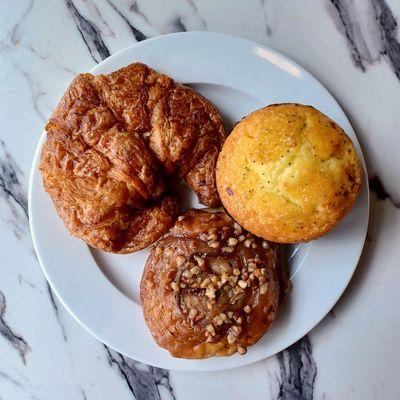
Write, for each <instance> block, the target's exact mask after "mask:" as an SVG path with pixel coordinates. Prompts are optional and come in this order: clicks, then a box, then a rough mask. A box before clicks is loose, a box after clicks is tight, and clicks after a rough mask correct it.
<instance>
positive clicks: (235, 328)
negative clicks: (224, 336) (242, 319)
mask: <svg viewBox="0 0 400 400" xmlns="http://www.w3.org/2000/svg"><path fill="white" fill-rule="evenodd" d="M231 329H232V330H233V331H234V332H235V333H237V334H238V335H239V333H240V332H242V328H241V327H240V326H237V325H233V326H231Z"/></svg>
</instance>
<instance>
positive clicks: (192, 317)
mask: <svg viewBox="0 0 400 400" xmlns="http://www.w3.org/2000/svg"><path fill="white" fill-rule="evenodd" d="M198 312H199V311H198V310H196V309H195V308H192V309H190V311H189V318H190V319H195V318H196V315H197V314H198Z"/></svg>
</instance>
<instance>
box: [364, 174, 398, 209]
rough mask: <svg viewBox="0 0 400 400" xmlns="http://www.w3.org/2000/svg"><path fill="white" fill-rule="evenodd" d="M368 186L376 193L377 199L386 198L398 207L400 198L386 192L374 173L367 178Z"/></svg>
mask: <svg viewBox="0 0 400 400" xmlns="http://www.w3.org/2000/svg"><path fill="white" fill-rule="evenodd" d="M369 188H370V190H371V191H372V192H374V193H375V194H376V196H377V198H378V200H386V199H388V200H389V201H390V203H391V204H392V205H393V206H394V207H396V208H400V200H399V199H395V198H394V197H393V196H392V195H391V194H390V193H388V192H387V190H386V189H385V187H384V186H383V183H382V181H381V180H380V178H379V176H377V175H375V176H373V177H372V178H370V179H369Z"/></svg>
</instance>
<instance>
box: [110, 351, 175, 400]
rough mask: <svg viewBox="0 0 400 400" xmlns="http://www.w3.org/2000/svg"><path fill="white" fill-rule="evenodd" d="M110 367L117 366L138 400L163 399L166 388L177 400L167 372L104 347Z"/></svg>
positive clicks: (172, 397) (171, 396)
mask: <svg viewBox="0 0 400 400" xmlns="http://www.w3.org/2000/svg"><path fill="white" fill-rule="evenodd" d="M104 348H105V351H106V353H107V357H108V362H109V364H110V366H115V367H116V368H117V369H118V371H119V373H120V374H121V376H122V377H123V378H124V380H125V382H126V384H127V385H128V387H129V390H130V391H131V393H132V394H133V396H134V398H135V399H137V400H159V399H161V395H160V388H161V387H163V388H165V389H166V390H167V391H168V393H169V395H170V398H171V399H175V396H174V392H173V389H172V387H171V385H170V383H169V374H168V371H167V370H164V369H161V368H155V367H152V366H149V365H146V364H142V363H140V362H137V361H134V360H131V359H130V358H127V357H124V356H122V355H121V354H119V353H117V352H116V351H114V350H111V349H110V348H108V347H107V346H104Z"/></svg>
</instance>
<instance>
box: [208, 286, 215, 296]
mask: <svg viewBox="0 0 400 400" xmlns="http://www.w3.org/2000/svg"><path fill="white" fill-rule="evenodd" d="M206 296H207V297H208V298H210V299H215V287H214V286H213V285H209V286H207V289H206Z"/></svg>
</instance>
